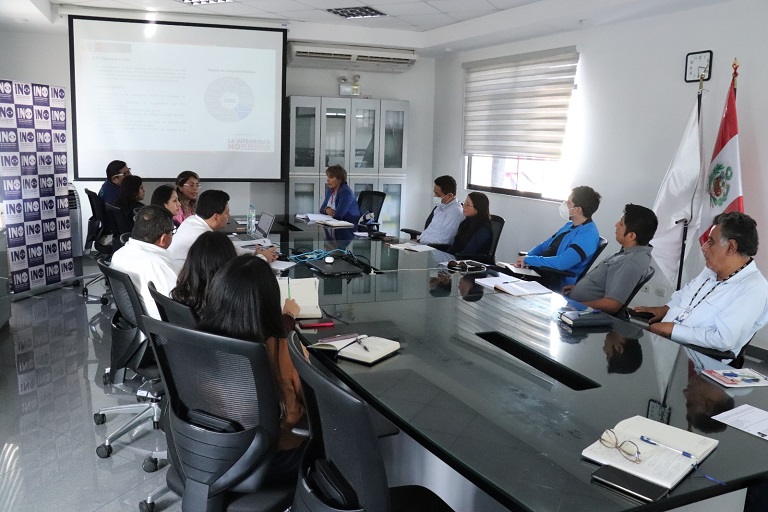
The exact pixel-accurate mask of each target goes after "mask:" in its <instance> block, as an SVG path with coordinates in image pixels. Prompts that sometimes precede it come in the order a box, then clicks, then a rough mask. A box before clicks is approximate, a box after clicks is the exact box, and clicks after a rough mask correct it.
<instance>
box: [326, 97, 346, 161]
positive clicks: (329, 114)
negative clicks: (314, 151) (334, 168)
mask: <svg viewBox="0 0 768 512" xmlns="http://www.w3.org/2000/svg"><path fill="white" fill-rule="evenodd" d="M346 127H347V110H346V109H344V108H329V109H328V110H326V112H325V162H324V166H325V167H330V166H331V165H342V166H343V165H345V163H344V158H345V157H346V151H345V148H346V145H347V141H346Z"/></svg>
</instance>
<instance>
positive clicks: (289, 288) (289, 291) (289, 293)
mask: <svg viewBox="0 0 768 512" xmlns="http://www.w3.org/2000/svg"><path fill="white" fill-rule="evenodd" d="M288 298H289V299H290V298H291V276H288Z"/></svg>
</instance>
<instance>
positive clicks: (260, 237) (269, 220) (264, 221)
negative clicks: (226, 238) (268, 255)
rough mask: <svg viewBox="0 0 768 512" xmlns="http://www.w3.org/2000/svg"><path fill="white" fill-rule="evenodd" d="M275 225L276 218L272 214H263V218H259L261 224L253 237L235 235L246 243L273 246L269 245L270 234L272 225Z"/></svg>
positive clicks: (257, 225) (257, 226) (258, 224)
mask: <svg viewBox="0 0 768 512" xmlns="http://www.w3.org/2000/svg"><path fill="white" fill-rule="evenodd" d="M274 223H275V216H274V215H272V214H271V213H267V212H261V216H260V217H259V222H258V223H257V224H256V231H254V233H253V236H251V235H249V234H247V233H246V234H242V235H241V234H238V235H235V237H236V238H237V239H239V240H242V241H244V242H254V243H256V244H258V245H272V244H271V243H269V244H267V243H266V242H268V240H266V239H268V238H269V232H270V231H271V230H272V224H274Z"/></svg>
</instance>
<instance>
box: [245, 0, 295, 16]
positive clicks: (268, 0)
mask: <svg viewBox="0 0 768 512" xmlns="http://www.w3.org/2000/svg"><path fill="white" fill-rule="evenodd" d="M249 5H252V6H253V7H256V8H257V9H264V10H265V11H267V12H274V13H275V14H280V13H284V12H293V11H306V10H307V6H306V5H304V4H301V3H299V2H294V1H293V0H258V1H257V2H249Z"/></svg>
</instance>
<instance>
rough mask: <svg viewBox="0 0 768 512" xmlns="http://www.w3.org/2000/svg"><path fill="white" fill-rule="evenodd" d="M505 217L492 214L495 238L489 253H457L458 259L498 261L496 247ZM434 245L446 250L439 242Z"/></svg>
mask: <svg viewBox="0 0 768 512" xmlns="http://www.w3.org/2000/svg"><path fill="white" fill-rule="evenodd" d="M504 222H505V221H504V217H501V216H499V215H491V231H492V233H493V238H491V247H490V249H488V253H486V254H471V253H460V254H456V255H455V256H456V259H460V260H474V261H479V262H480V263H486V264H488V265H493V264H495V263H496V247H498V246H499V239H500V238H501V231H502V230H503V229H504ZM430 245H432V246H433V247H436V248H437V249H438V250H444V249H443V247H442V246H438V245H437V244H430Z"/></svg>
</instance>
